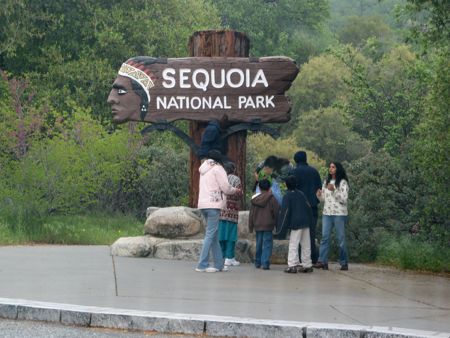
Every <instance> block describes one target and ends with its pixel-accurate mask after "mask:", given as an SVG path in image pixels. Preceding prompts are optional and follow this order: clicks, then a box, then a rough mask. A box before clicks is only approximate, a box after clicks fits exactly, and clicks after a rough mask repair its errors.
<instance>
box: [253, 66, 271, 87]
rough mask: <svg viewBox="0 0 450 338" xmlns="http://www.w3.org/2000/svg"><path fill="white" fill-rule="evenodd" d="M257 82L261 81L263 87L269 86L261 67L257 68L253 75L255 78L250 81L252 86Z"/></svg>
mask: <svg viewBox="0 0 450 338" xmlns="http://www.w3.org/2000/svg"><path fill="white" fill-rule="evenodd" d="M258 83H261V84H262V85H263V86H264V87H266V88H267V87H269V84H268V83H267V79H266V75H265V74H264V71H263V70H262V69H260V70H258V72H257V73H256V75H255V78H254V79H253V82H252V87H256V85H257V84H258Z"/></svg>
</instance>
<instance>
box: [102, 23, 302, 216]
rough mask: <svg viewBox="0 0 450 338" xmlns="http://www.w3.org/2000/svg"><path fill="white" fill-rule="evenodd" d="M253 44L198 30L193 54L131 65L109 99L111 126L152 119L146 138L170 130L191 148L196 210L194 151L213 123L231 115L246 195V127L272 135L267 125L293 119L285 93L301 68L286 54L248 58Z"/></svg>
mask: <svg viewBox="0 0 450 338" xmlns="http://www.w3.org/2000/svg"><path fill="white" fill-rule="evenodd" d="M249 47H250V41H249V40H248V38H247V37H246V36H245V34H243V33H240V32H236V31H229V30H219V31H214V30H212V31H200V32H196V33H194V34H193V35H192V36H191V38H190V39H189V43H188V49H189V55H190V57H186V58H168V59H162V58H152V57H147V56H139V57H134V58H131V59H129V60H127V61H126V62H125V63H123V64H122V66H121V67H120V70H119V73H118V76H117V78H116V79H115V81H114V84H113V88H112V90H111V92H110V94H109V96H108V103H109V104H110V105H111V110H112V119H113V122H115V123H124V122H127V121H143V122H151V125H150V126H149V127H146V128H144V130H143V131H142V133H145V132H148V131H153V130H170V131H173V132H175V133H176V134H177V135H178V136H180V137H181V138H182V139H183V140H184V141H185V142H186V143H187V144H188V145H189V146H190V148H191V155H190V182H189V183H190V187H189V206H191V207H196V206H197V198H198V181H199V172H198V168H199V166H200V160H199V158H198V156H197V152H196V150H197V149H198V144H199V143H200V140H201V135H202V133H203V130H204V129H205V127H206V124H207V122H208V121H211V120H213V119H216V120H221V119H222V118H223V117H224V116H226V117H227V119H228V122H230V123H231V126H230V127H229V128H228V129H227V130H226V131H224V133H223V135H222V137H223V138H224V139H225V141H226V142H227V144H228V153H227V154H226V155H227V156H228V158H230V159H231V160H232V161H234V162H235V165H236V175H237V176H239V177H240V178H241V182H242V188H243V190H244V191H245V166H246V158H245V157H246V137H247V130H252V131H255V130H259V131H268V130H269V133H270V130H271V128H269V127H267V126H264V125H263V124H264V123H269V122H270V123H273V122H277V123H282V122H288V121H289V119H290V115H289V112H290V109H291V104H290V102H289V99H288V98H287V97H286V96H285V95H284V93H285V91H286V90H288V89H289V87H290V86H291V84H292V82H293V81H294V79H295V77H296V76H297V73H298V67H297V66H296V64H295V62H294V60H292V59H290V58H288V57H284V56H276V57H261V58H249ZM175 120H189V121H190V126H189V136H188V135H186V134H184V133H183V132H182V131H181V130H180V129H178V128H177V127H176V126H175V125H173V124H171V122H172V121H175ZM272 135H274V133H272ZM242 205H243V203H242ZM242 205H241V208H242Z"/></svg>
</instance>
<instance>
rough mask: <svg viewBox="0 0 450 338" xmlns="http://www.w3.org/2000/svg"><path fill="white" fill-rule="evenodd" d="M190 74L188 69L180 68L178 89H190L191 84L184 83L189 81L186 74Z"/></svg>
mask: <svg viewBox="0 0 450 338" xmlns="http://www.w3.org/2000/svg"><path fill="white" fill-rule="evenodd" d="M190 72H191V70H190V69H189V68H180V88H191V84H190V83H186V82H185V81H187V80H188V79H189V76H188V75H187V74H189V73H190Z"/></svg>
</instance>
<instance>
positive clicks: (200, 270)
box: [195, 268, 206, 272]
mask: <svg viewBox="0 0 450 338" xmlns="http://www.w3.org/2000/svg"><path fill="white" fill-rule="evenodd" d="M195 271H197V272H205V271H206V269H200V268H195Z"/></svg>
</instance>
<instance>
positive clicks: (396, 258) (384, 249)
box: [377, 235, 450, 272]
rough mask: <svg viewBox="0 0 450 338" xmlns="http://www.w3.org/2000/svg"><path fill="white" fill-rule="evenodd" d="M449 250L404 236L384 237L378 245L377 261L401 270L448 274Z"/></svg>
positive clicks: (449, 267)
mask: <svg viewBox="0 0 450 338" xmlns="http://www.w3.org/2000/svg"><path fill="white" fill-rule="evenodd" d="M448 257H450V248H449V247H448V246H445V245H440V244H436V243H429V242H424V241H422V240H420V239H419V238H418V237H412V236H409V235H404V236H401V237H386V238H385V239H384V240H383V241H382V242H381V243H380V245H379V248H378V255H377V261H378V262H380V263H383V264H388V265H393V266H396V267H399V268H402V269H411V270H425V271H434V272H441V271H446V272H450V262H449V260H448Z"/></svg>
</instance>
